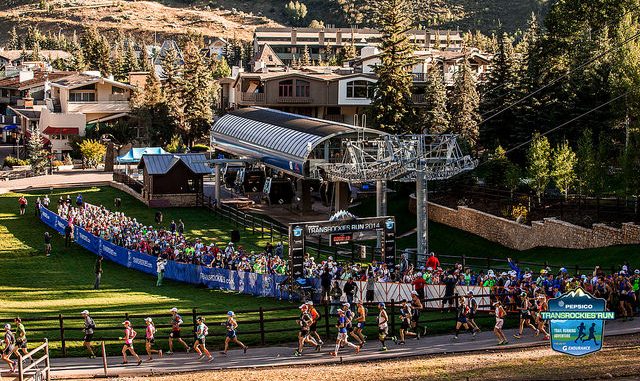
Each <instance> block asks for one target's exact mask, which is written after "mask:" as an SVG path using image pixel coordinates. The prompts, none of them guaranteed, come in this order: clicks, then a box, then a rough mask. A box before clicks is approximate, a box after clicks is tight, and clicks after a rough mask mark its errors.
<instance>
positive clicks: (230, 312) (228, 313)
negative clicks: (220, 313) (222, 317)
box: [227, 311, 235, 316]
mask: <svg viewBox="0 0 640 381" xmlns="http://www.w3.org/2000/svg"><path fill="white" fill-rule="evenodd" d="M233 315H235V314H234V313H233V311H229V312H227V316H233Z"/></svg>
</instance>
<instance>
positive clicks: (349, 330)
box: [347, 325, 353, 333]
mask: <svg viewBox="0 0 640 381" xmlns="http://www.w3.org/2000/svg"><path fill="white" fill-rule="evenodd" d="M347 332H349V333H351V332H353V326H352V325H350V326H348V327H347Z"/></svg>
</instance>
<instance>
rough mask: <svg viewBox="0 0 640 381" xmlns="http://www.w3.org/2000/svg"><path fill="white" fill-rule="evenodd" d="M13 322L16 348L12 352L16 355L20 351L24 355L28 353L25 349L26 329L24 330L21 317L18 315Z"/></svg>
mask: <svg viewBox="0 0 640 381" xmlns="http://www.w3.org/2000/svg"><path fill="white" fill-rule="evenodd" d="M13 323H14V324H15V325H16V349H15V351H14V353H15V354H16V356H18V354H19V353H18V352H20V351H22V354H23V355H26V354H27V353H29V351H28V350H27V331H25V329H24V325H22V319H20V318H19V317H17V318H15V319H13Z"/></svg>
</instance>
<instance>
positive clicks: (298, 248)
mask: <svg viewBox="0 0 640 381" xmlns="http://www.w3.org/2000/svg"><path fill="white" fill-rule="evenodd" d="M289 269H290V270H291V276H292V277H293V278H294V279H298V278H302V277H303V275H304V227H303V226H302V225H290V226H289Z"/></svg>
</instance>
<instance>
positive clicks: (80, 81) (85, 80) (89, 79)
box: [51, 73, 134, 89]
mask: <svg viewBox="0 0 640 381" xmlns="http://www.w3.org/2000/svg"><path fill="white" fill-rule="evenodd" d="M92 83H109V84H111V85H115V86H119V87H124V88H128V89H133V88H134V86H131V85H129V84H126V83H122V82H118V81H114V80H111V79H108V78H104V77H96V76H95V75H89V74H84V73H76V74H74V75H70V76H67V77H64V78H60V79H58V80H56V81H53V82H51V85H52V86H58V87H65V88H68V89H75V88H77V87H82V86H86V85H90V84H92Z"/></svg>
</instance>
